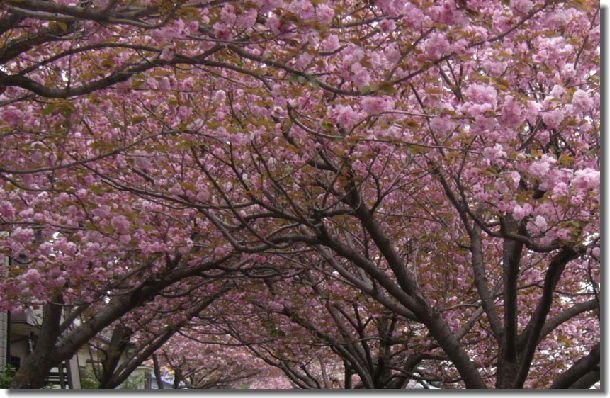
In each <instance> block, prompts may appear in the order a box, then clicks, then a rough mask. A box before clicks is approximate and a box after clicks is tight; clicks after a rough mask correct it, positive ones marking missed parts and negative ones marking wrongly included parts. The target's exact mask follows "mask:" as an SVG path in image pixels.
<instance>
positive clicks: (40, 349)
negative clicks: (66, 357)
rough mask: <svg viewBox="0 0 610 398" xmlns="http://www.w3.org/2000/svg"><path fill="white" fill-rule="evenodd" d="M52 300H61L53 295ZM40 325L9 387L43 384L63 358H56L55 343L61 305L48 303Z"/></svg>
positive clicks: (40, 385) (26, 387)
mask: <svg viewBox="0 0 610 398" xmlns="http://www.w3.org/2000/svg"><path fill="white" fill-rule="evenodd" d="M53 301H54V302H59V303H60V302H61V297H55V298H54V300H53ZM42 311H43V312H42V327H41V328H40V336H39V337H38V341H37V343H36V347H35V348H34V351H32V352H31V353H30V355H28V356H27V357H26V358H25V360H24V361H23V363H22V364H21V367H20V368H19V370H18V371H17V373H16V374H15V378H14V379H13V381H12V382H11V389H34V388H36V389H39V388H42V387H44V386H45V384H46V379H47V376H48V375H49V372H50V370H51V368H52V367H53V366H55V365H57V364H59V363H60V362H61V361H62V360H63V358H57V353H56V352H55V344H56V343H57V339H58V337H59V325H60V321H61V312H62V305H61V304H55V303H48V304H45V305H44V306H43V310H42Z"/></svg>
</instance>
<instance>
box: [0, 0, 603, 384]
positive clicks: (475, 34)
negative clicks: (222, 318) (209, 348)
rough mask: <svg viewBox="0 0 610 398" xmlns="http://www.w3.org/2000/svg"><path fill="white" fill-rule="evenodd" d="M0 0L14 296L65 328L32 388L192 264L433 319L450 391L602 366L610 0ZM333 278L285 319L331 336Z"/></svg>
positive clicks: (0, 79) (584, 372) (588, 379)
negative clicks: (603, 54)
mask: <svg viewBox="0 0 610 398" xmlns="http://www.w3.org/2000/svg"><path fill="white" fill-rule="evenodd" d="M0 7H1V8H0V10H1V11H0V12H1V14H0V33H1V34H2V35H3V36H4V37H5V38H6V40H5V42H4V43H5V44H4V45H3V47H2V50H1V51H0V54H1V55H0V59H2V62H3V64H4V66H3V68H2V70H0V85H1V86H2V90H3V92H2V95H1V97H0V101H2V102H1V103H0V105H1V106H0V112H1V113H2V116H3V119H2V122H1V123H2V124H0V129H1V134H2V135H0V137H2V138H1V139H2V143H3V145H2V149H1V151H2V156H3V161H2V164H0V178H1V179H2V184H3V185H2V187H1V190H0V194H1V195H2V199H3V201H2V206H1V207H0V216H1V217H2V224H3V226H5V228H6V230H7V231H8V232H9V235H8V237H6V238H4V239H3V241H2V249H3V250H4V251H5V252H6V253H7V254H8V255H9V256H11V257H12V258H13V259H14V263H19V264H21V265H20V266H19V267H15V268H16V269H13V270H11V272H12V274H11V275H10V276H9V278H8V279H7V280H6V281H5V283H3V287H4V292H5V293H4V292H3V295H2V305H3V307H4V308H17V307H18V306H23V305H30V304H32V303H35V304H39V305H40V304H42V305H44V306H45V316H46V317H47V319H48V321H47V323H51V324H55V326H53V327H51V326H49V328H48V329H45V327H44V325H43V336H45V337H44V338H43V339H41V340H40V341H39V344H38V346H37V348H36V351H35V352H34V354H33V355H32V357H31V358H32V359H31V363H42V364H44V365H42V366H40V369H39V371H37V372H31V371H30V372H29V374H30V375H31V377H32V378H34V377H36V378H38V380H41V377H44V374H45V372H46V371H48V369H49V368H50V367H51V366H52V361H53V360H61V359H63V358H66V357H69V355H71V353H73V352H74V351H73V349H74V348H75V347H76V348H77V347H79V346H80V345H82V344H85V343H86V342H87V341H88V340H89V339H91V338H92V337H93V336H94V335H95V334H96V333H98V332H100V331H101V330H102V329H103V328H105V327H107V326H109V325H110V324H111V323H112V322H114V321H116V320H117V319H119V318H121V317H122V316H124V315H125V316H128V315H129V312H130V311H133V310H134V309H135V308H136V307H140V306H141V305H143V304H144V303H145V302H148V301H151V300H153V299H154V297H156V296H157V295H158V294H161V293H162V292H163V289H165V288H168V287H169V288H170V289H171V286H173V285H174V284H180V283H182V282H184V281H187V278H191V279H188V280H192V277H196V276H197V277H200V276H201V275H202V273H204V274H205V275H206V278H212V279H214V277H218V274H219V273H220V274H222V273H225V274H227V273H230V274H231V276H232V277H239V278H245V279H253V280H257V278H262V277H263V276H265V277H272V276H273V275H282V276H283V277H284V278H285V277H286V275H287V274H290V273H294V272H296V271H302V270H303V269H305V270H307V269H309V270H310V271H312V272H313V271H316V272H325V273H327V274H328V273H330V274H331V275H333V274H334V276H335V278H337V279H338V281H339V285H338V286H349V288H348V290H349V291H351V292H354V293H352V294H361V295H364V296H366V297H367V298H368V299H371V300H372V301H374V302H375V305H377V306H379V307H380V308H382V309H383V310H380V309H376V310H375V311H372V312H371V313H388V314H389V315H388V317H387V318H384V319H387V320H388V322H390V324H391V323H392V322H393V321H392V319H397V321H396V322H398V319H400V322H404V323H409V324H413V325H416V327H418V328H421V329H422V330H425V337H426V338H427V340H428V341H425V342H419V343H417V344H416V347H413V348H414V350H415V352H419V351H418V350H422V349H423V351H422V352H421V354H422V355H426V356H430V357H433V358H443V359H442V360H438V361H436V362H434V363H435V364H436V365H435V366H437V372H436V373H439V372H441V373H444V374H445V375H447V377H446V378H445V379H444V380H445V381H446V380H450V382H445V384H444V386H445V387H455V388H461V387H465V388H478V389H482V388H491V387H495V388H550V387H551V388H570V387H574V388H586V387H589V386H591V385H593V384H595V383H596V382H597V381H599V376H600V368H599V366H600V361H599V356H600V354H599V344H600V333H599V328H600V325H599V268H600V261H599V257H600V229H599V219H600V212H599V205H600V203H599V192H600V189H599V188H600V179H599V178H600V174H599V169H600V165H599V157H600V125H599V101H600V99H599V80H600V70H599V35H600V22H599V4H598V3H597V2H593V1H555V0H536V1H533V0H513V1H479V0H467V1H453V0H445V1H432V0H420V1H387V0H377V1H367V2H364V1H352V0H345V1H334V2H328V1H308V0H282V1H280V0H253V1H247V2H234V1H223V2H215V1H196V0H192V1H181V2H172V1H161V0H159V1H154V0H150V1H136V2H126V1H125V2H124V1H120V0H119V1H102V0H99V1H97V0H93V1H71V0H66V1H57V2H48V1H41V0H14V1H13V0H7V1H6V2H4V3H3V4H2V5H1V6H0ZM91 271H92V272H91ZM206 272H207V273H206ZM293 282H294V281H293ZM185 283H186V282H185ZM283 283H285V282H279V285H280V286H284V285H283ZM297 285H298V283H297ZM307 289H311V287H308V288H307ZM320 289H322V288H320ZM325 289H327V288H326V287H324V289H323V290H320V291H319V292H315V295H316V296H317V298H316V300H317V301H316V302H317V303H318V304H317V306H316V307H315V308H317V309H321V310H323V311H319V314H320V318H315V317H313V315H311V316H310V317H311V318H312V319H311V320H309V319H307V320H308V321H310V322H311V323H309V322H307V324H305V322H303V320H304V319H301V318H299V317H298V316H297V315H298V313H291V311H292V310H290V309H288V310H286V309H285V308H286V307H283V308H284V309H283V310H282V311H283V315H282V316H283V317H284V318H290V317H292V320H291V321H289V320H288V319H285V320H284V321H285V322H289V323H291V324H293V327H294V328H295V330H297V329H300V330H303V329H305V330H308V331H309V332H313V331H316V333H317V332H320V331H322V330H323V323H324V319H328V318H329V316H330V318H333V311H335V310H336V311H338V309H337V308H341V306H342V305H343V304H344V302H345V301H344V300H346V298H345V297H341V298H338V299H337V301H336V302H328V303H326V302H323V301H320V299H321V298H322V297H325V295H326V291H325ZM337 289H339V290H341V288H340V287H337ZM286 291H289V290H288V289H287V288H283V289H282V290H276V292H275V293H273V292H271V296H269V297H268V299H269V300H270V301H269V302H270V303H271V302H274V300H275V296H277V295H279V296H283V295H284V294H285V292H286ZM108 292H111V293H108ZM125 292H127V293H125ZM208 293H211V292H208ZM113 294H114V295H116V294H128V295H129V297H130V300H118V299H117V300H114V299H111V300H110V301H109V302H107V299H106V298H107V297H111V296H112V295H113ZM203 296H205V295H203ZM203 296H202V297H201V299H202V300H204V299H205V297H203ZM94 299H95V300H97V301H95V302H96V303H97V307H96V308H99V314H106V313H109V314H110V313H112V315H107V316H105V317H104V318H103V320H98V318H97V317H99V314H96V315H95V316H94V317H93V318H91V319H92V321H91V323H89V325H93V324H94V323H95V324H96V325H98V326H96V327H93V328H92V327H88V329H87V330H88V332H87V333H80V334H78V336H79V337H78V338H76V337H74V338H73V337H69V336H68V337H66V336H61V334H62V333H63V330H62V329H60V330H59V331H58V330H57V325H59V324H60V319H61V317H60V315H61V312H62V311H61V309H64V308H66V306H71V307H70V308H74V309H75V311H76V312H72V313H73V314H75V315H74V316H78V314H79V313H80V312H79V311H84V310H85V309H86V308H88V307H89V306H90V305H91V303H92V302H94ZM358 301H360V300H358ZM84 303H86V304H84ZM115 303H116V304H115ZM282 303H283V301H282ZM115 307H117V308H120V309H116V310H113V308H115ZM368 307H369V306H367V308H368ZM53 309H55V310H53ZM331 309H332V310H331ZM287 311H288V312H287ZM367 311H371V310H370V309H369V310H367ZM74 316H70V315H66V316H64V321H63V325H64V326H65V330H66V331H67V330H68V329H73V330H79V329H78V328H79V327H80V326H78V327H77V326H75V325H74V324H73V323H72V321H73V319H75V318H74ZM356 316H357V315H356V313H350V314H349V317H350V318H351V317H356ZM367 316H368V315H367ZM297 319H301V321H298V320H297ZM93 320H95V322H93ZM295 322H296V325H294V323H295ZM380 325H381V323H380V322H377V326H378V328H379V327H380ZM335 326H338V325H335ZM321 328H322V329H321ZM382 328H383V327H382ZM356 329H357V328H356ZM259 332H261V334H264V333H265V332H269V331H266V330H264V326H263V329H261V330H259ZM309 332H308V333H309ZM377 332H378V333H380V334H383V333H382V331H381V330H377ZM73 335H74V334H73ZM74 336H76V335H74ZM318 337H319V333H318ZM47 340H48V341H47ZM57 341H61V342H65V343H68V342H69V343H70V347H71V348H70V349H69V350H68V349H66V350H65V351H61V350H60V351H61V352H62V354H61V355H57V352H58V351H57V349H56V348H54V350H55V351H54V355H49V354H48V353H49V352H51V351H49V348H48V347H55V345H56V343H57ZM327 343H328V342H327ZM400 344H406V345H409V344H410V343H408V342H407V341H402V342H400ZM329 346H332V344H330V343H329ZM45 347H46V348H45ZM291 349H296V348H295V347H293V346H291ZM335 349H336V346H335ZM408 361H409V359H408V357H407V358H405V359H404V361H403V362H405V363H406V362H408ZM27 363H30V362H27ZM405 363H403V364H402V365H405ZM352 365H353V364H352ZM28 366H29V365H28ZM320 366H321V367H322V368H324V366H323V365H320ZM350 366H351V365H350ZM427 368H429V367H427ZM24 369H27V366H26V367H24ZM45 369H46V370H45ZM320 370H321V369H320ZM24 372H25V370H23V371H21V374H18V376H19V377H18V378H17V380H20V381H18V382H17V383H16V384H15V386H39V385H40V384H36V383H35V382H33V381H32V382H26V381H22V380H24V376H23V375H24ZM430 372H432V371H430ZM432 373H434V372H432ZM420 376H421V375H420ZM424 378H425V376H424ZM361 379H362V375H361ZM20 383H21V384H20ZM28 383H29V384H28ZM37 383H40V382H37ZM363 384H366V383H364V382H363ZM366 385H367V387H378V386H377V385H376V384H375V383H372V384H371V385H370V386H369V385H368V384H366Z"/></svg>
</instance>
